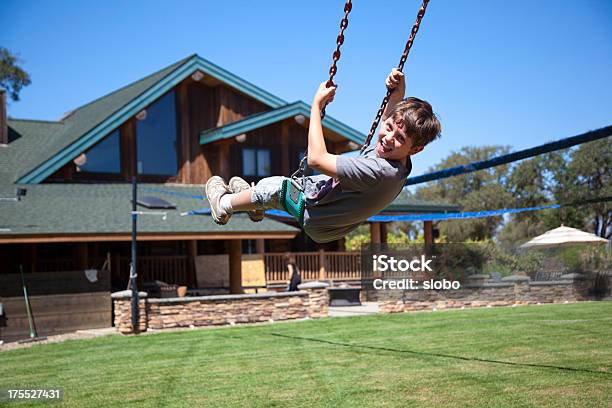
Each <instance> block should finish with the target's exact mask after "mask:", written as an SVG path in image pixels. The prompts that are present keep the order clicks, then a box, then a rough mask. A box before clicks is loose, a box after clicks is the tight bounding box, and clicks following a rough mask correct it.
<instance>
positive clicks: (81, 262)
mask: <svg viewBox="0 0 612 408" xmlns="http://www.w3.org/2000/svg"><path fill="white" fill-rule="evenodd" d="M76 251H77V254H76V255H77V268H78V270H79V271H84V270H85V269H89V254H88V252H87V242H78V243H77V244H76Z"/></svg>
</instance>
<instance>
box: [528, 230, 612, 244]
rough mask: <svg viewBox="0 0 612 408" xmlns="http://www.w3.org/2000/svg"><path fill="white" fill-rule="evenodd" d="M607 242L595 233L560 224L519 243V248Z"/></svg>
mask: <svg viewBox="0 0 612 408" xmlns="http://www.w3.org/2000/svg"><path fill="white" fill-rule="evenodd" d="M608 242H609V241H608V240H607V239H604V238H601V237H598V236H597V235H595V234H591V233H588V232H584V231H580V230H579V229H576V228H570V227H565V226H563V225H561V226H560V227H559V228H555V229H552V230H550V231H548V232H545V233H544V234H542V235H538V236H537V237H535V238H533V239H532V240H530V241H527V242H525V243H524V244H523V245H521V248H534V247H537V248H545V247H554V246H561V245H567V244H606V243H608Z"/></svg>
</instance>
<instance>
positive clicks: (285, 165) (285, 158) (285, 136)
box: [280, 120, 290, 175]
mask: <svg viewBox="0 0 612 408" xmlns="http://www.w3.org/2000/svg"><path fill="white" fill-rule="evenodd" d="M280 148H281V157H280V159H281V174H287V175H288V174H289V172H290V170H289V166H290V164H289V158H290V156H289V124H288V123H287V121H286V120H284V121H282V122H281V139H280Z"/></svg>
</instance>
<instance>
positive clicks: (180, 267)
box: [37, 251, 361, 285]
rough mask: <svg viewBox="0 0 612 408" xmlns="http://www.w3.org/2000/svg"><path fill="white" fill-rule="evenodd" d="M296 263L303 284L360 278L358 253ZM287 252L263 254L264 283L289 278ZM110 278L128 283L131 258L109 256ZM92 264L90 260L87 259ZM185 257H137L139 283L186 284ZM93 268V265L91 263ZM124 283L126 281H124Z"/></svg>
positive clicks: (61, 265) (56, 267)
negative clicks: (110, 262)
mask: <svg viewBox="0 0 612 408" xmlns="http://www.w3.org/2000/svg"><path fill="white" fill-rule="evenodd" d="M291 255H292V256H293V257H295V261H296V264H297V266H298V268H299V269H300V274H301V276H302V281H312V280H321V279H324V280H334V281H348V280H359V279H360V278H361V254H360V253H359V252H325V251H318V252H292V253H291ZM285 256H286V253H285V252H279V253H266V254H264V262H265V273H266V281H267V282H268V283H269V284H270V283H272V284H274V283H286V282H288V281H289V279H290V276H289V272H288V270H287V267H286V260H285ZM112 259H113V261H112V268H111V269H112V275H113V280H115V281H117V282H116V283H118V284H120V285H123V284H124V283H127V277H128V275H129V270H130V257H129V256H121V257H114V256H113V257H112ZM90 261H92V262H93V259H90ZM103 262H104V259H102V258H100V259H99V260H98V259H96V263H95V265H98V264H100V265H102V263H103ZM189 262H190V258H189V256H187V255H172V256H144V255H143V256H139V257H138V271H137V272H138V280H139V282H146V281H153V280H159V281H162V282H166V283H170V284H181V285H186V284H189V282H188V278H189V277H188V275H189V273H188V269H189V268H188V265H189V264H188V263H189ZM92 265H93V264H92ZM74 269H75V265H74V260H73V259H51V260H44V261H39V262H38V264H37V270H39V271H47V272H48V271H65V270H74ZM124 281H125V282H124Z"/></svg>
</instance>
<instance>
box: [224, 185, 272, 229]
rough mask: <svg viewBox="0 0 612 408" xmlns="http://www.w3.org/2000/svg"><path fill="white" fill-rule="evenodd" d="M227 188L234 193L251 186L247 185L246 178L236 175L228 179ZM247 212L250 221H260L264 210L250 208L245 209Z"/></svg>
mask: <svg viewBox="0 0 612 408" xmlns="http://www.w3.org/2000/svg"><path fill="white" fill-rule="evenodd" d="M229 188H230V190H231V192H232V193H234V194H236V193H240V192H241V191H244V190H248V189H249V188H251V186H249V183H247V182H246V180H244V179H242V178H240V177H238V176H234V177H232V178H231V179H230V181H229ZM247 214H248V215H249V218H250V219H251V221H253V222H260V221H261V220H263V219H264V216H265V214H266V212H265V211H264V210H252V211H247Z"/></svg>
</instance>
